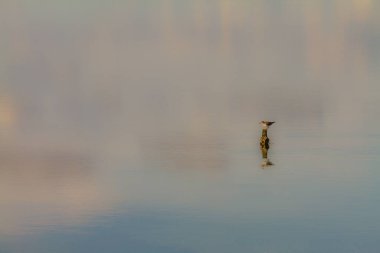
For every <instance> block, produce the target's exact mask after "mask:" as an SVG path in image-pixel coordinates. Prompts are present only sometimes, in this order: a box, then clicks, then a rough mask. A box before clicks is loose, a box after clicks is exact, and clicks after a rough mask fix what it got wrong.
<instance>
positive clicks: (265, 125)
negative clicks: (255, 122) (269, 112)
mask: <svg viewBox="0 0 380 253" xmlns="http://www.w3.org/2000/svg"><path fill="white" fill-rule="evenodd" d="M273 123H274V121H264V120H263V121H261V122H260V124H261V127H262V128H263V129H264V130H267V129H268V128H269V126H270V125H272V124H273Z"/></svg>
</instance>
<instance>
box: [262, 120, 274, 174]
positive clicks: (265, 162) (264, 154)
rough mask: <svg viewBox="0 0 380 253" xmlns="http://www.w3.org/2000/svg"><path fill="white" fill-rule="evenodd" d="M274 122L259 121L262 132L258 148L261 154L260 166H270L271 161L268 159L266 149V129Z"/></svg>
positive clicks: (267, 146)
mask: <svg viewBox="0 0 380 253" xmlns="http://www.w3.org/2000/svg"><path fill="white" fill-rule="evenodd" d="M273 123H274V122H271V121H261V127H262V132H261V139H260V148H261V154H262V158H263V160H262V162H261V167H263V168H264V167H269V166H272V165H273V163H272V162H271V161H270V160H269V157H268V150H269V147H270V146H269V145H270V141H269V137H268V129H269V126H271V125H272V124H273Z"/></svg>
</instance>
